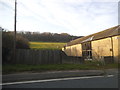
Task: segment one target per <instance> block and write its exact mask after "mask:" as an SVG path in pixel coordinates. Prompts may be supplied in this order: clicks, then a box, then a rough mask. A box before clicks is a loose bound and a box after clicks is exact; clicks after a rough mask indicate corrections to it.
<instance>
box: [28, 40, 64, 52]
mask: <svg viewBox="0 0 120 90" xmlns="http://www.w3.org/2000/svg"><path fill="white" fill-rule="evenodd" d="M65 44H66V43H58V42H30V48H31V49H57V50H60V49H62V47H63V46H64V45H65Z"/></svg>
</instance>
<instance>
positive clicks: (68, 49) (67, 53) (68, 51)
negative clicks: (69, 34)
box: [64, 46, 71, 56]
mask: <svg viewBox="0 0 120 90" xmlns="http://www.w3.org/2000/svg"><path fill="white" fill-rule="evenodd" d="M64 52H65V54H66V55H67V56H71V47H70V46H68V47H66V48H65V49H64Z"/></svg>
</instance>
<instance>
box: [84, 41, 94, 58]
mask: <svg viewBox="0 0 120 90" xmlns="http://www.w3.org/2000/svg"><path fill="white" fill-rule="evenodd" d="M82 56H83V58H84V60H92V46H91V42H84V43H82Z"/></svg>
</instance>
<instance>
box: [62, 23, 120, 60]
mask: <svg viewBox="0 0 120 90" xmlns="http://www.w3.org/2000/svg"><path fill="white" fill-rule="evenodd" d="M62 50H63V51H64V52H65V53H66V54H67V55H68V56H75V57H82V58H83V59H84V60H104V61H106V62H120V25H118V26H115V27H112V28H109V29H106V30H104V31H101V32H98V33H95V34H91V35H88V36H85V37H82V38H78V39H75V40H72V41H70V42H68V43H67V44H66V46H64V48H62Z"/></svg>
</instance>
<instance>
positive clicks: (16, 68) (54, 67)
mask: <svg viewBox="0 0 120 90" xmlns="http://www.w3.org/2000/svg"><path fill="white" fill-rule="evenodd" d="M112 68H118V64H115V63H114V64H106V65H105V66H97V65H95V64H46V65H25V64H23V65H22V64H14V65H12V64H9V65H8V64H7V65H3V66H2V69H3V71H2V73H3V74H9V73H18V72H43V71H59V70H102V69H112Z"/></svg>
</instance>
